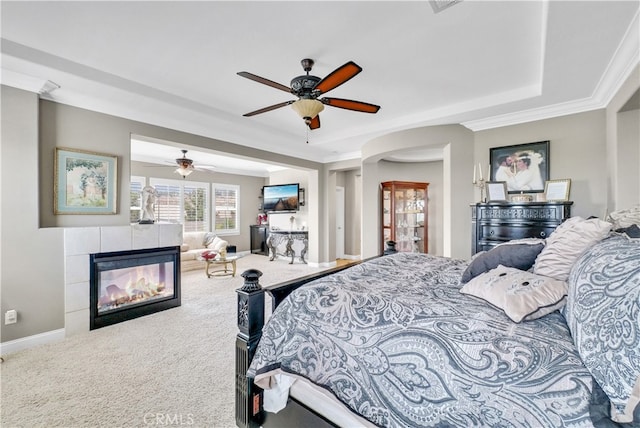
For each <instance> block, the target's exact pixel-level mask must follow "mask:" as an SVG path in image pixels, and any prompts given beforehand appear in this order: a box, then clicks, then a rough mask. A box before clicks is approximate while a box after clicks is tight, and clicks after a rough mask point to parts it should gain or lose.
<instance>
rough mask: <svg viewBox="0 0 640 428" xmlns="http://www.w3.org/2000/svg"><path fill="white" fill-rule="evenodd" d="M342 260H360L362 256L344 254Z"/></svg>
mask: <svg viewBox="0 0 640 428" xmlns="http://www.w3.org/2000/svg"><path fill="white" fill-rule="evenodd" d="M340 258H341V259H346V260H360V259H361V258H362V257H360V255H359V254H358V255H355V256H354V255H353V254H344V255H343V256H342V257H340Z"/></svg>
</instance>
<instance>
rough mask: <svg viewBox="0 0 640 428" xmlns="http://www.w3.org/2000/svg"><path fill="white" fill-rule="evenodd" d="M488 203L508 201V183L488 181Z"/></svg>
mask: <svg viewBox="0 0 640 428" xmlns="http://www.w3.org/2000/svg"><path fill="white" fill-rule="evenodd" d="M486 186H487V201H506V200H507V183H506V182H505V181H487V183H486Z"/></svg>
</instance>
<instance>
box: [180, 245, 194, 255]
mask: <svg viewBox="0 0 640 428" xmlns="http://www.w3.org/2000/svg"><path fill="white" fill-rule="evenodd" d="M189 248H191V247H189V244H182V245H180V251H181V252H183V253H184V252H186V251H189Z"/></svg>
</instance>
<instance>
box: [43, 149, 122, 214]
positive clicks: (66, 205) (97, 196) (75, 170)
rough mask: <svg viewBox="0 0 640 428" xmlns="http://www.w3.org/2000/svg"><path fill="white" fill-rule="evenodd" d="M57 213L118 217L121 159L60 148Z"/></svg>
mask: <svg viewBox="0 0 640 428" xmlns="http://www.w3.org/2000/svg"><path fill="white" fill-rule="evenodd" d="M54 171H55V173H54V190H53V192H54V197H53V200H54V203H53V204H54V207H53V212H54V214H57V215H59V214H116V198H117V191H118V188H117V183H118V180H117V174H118V157H117V156H115V155H109V154H105V153H95V152H88V151H84V150H77V149H69V148H64V147H56V155H55V167H54Z"/></svg>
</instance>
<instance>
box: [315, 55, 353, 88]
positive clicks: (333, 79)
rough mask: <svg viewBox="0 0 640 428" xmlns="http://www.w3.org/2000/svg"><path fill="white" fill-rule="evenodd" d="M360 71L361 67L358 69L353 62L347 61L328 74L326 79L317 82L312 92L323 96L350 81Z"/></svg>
mask: <svg viewBox="0 0 640 428" xmlns="http://www.w3.org/2000/svg"><path fill="white" fill-rule="evenodd" d="M361 71H362V67H360V66H359V65H358V64H356V63H355V62H353V61H349V62H348V63H346V64H345V65H343V66H342V67H338V68H336V69H335V70H333V71H332V72H331V73H329V75H328V76H327V77H325V78H324V79H322V80H321V81H319V82H318V84H317V85H316V86H315V87H314V88H313V90H314V91H318V92H319V93H321V94H324V93H326V92H329V91H330V90H332V89H334V88H337V87H338V86H340V85H342V84H343V83H344V82H346V81H347V80H349V79H351V78H352V77H353V76H355V75H356V74H358V73H360V72H361Z"/></svg>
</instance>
